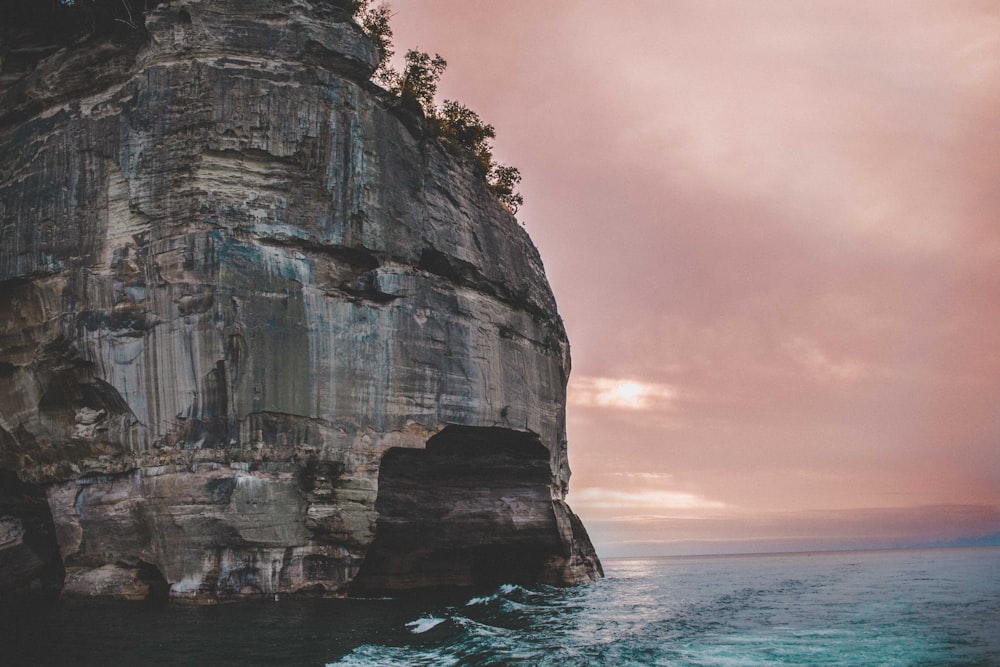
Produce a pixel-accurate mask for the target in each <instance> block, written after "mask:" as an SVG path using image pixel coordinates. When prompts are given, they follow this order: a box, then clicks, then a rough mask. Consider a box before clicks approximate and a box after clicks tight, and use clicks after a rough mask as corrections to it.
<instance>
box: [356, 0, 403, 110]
mask: <svg viewBox="0 0 1000 667" xmlns="http://www.w3.org/2000/svg"><path fill="white" fill-rule="evenodd" d="M391 17H392V11H391V9H390V7H389V5H387V4H381V5H378V6H377V7H373V6H372V4H371V0H361V1H360V2H358V3H357V4H355V6H354V19H355V21H357V22H358V24H359V25H360V26H361V27H362V29H364V31H365V32H366V33H367V34H368V36H369V37H371V38H372V41H373V42H375V45H376V46H377V47H378V50H379V63H378V69H376V70H375V74H374V75H373V78H374V79H375V81H376V82H378V83H380V84H381V85H383V86H385V87H386V88H389V89H390V90H391V89H392V87H393V85H394V83H395V82H396V80H397V79H398V77H399V73H398V72H396V70H395V69H393V67H392V57H393V56H394V55H395V53H396V52H395V51H394V50H393V46H392V26H391V25H390V23H389V19H390V18H391Z"/></svg>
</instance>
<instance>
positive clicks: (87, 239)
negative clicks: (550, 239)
mask: <svg viewBox="0 0 1000 667" xmlns="http://www.w3.org/2000/svg"><path fill="white" fill-rule="evenodd" d="M335 4H336V3H334V5H335ZM35 53H41V55H38V56H37V57H36V60H35V61H32V62H31V63H30V66H27V67H23V70H24V71H19V72H15V73H14V74H10V73H5V76H4V77H2V78H0V86H2V87H0V595H4V594H7V595H9V594H12V593H14V592H24V591H53V592H54V591H57V590H59V589H60V588H61V590H62V592H63V593H64V594H81V595H102V596H112V597H123V598H147V597H159V596H169V597H171V598H172V599H180V600H190V601H196V602H207V601H216V600H224V599H240V598H245V597H256V596H273V595H275V594H279V593H281V594H284V593H295V592H302V593H313V594H320V595H344V594H347V593H349V592H351V591H352V590H353V591H364V592H366V593H368V592H373V591H375V592H387V591H388V592H394V591H401V590H408V589H419V588H424V587H430V586H434V587H437V586H471V585H492V584H496V583H500V582H508V581H512V582H528V583H530V582H546V583H551V584H571V583H575V582H580V581H583V580H588V579H592V578H595V577H597V576H599V574H600V563H599V561H598V560H597V557H596V555H595V554H594V551H593V548H592V547H591V545H590V542H589V539H588V538H587V535H586V532H585V531H584V529H583V527H582V525H581V524H580V522H579V520H578V519H577V518H576V517H575V515H573V514H572V512H571V511H570V509H569V507H568V506H567V505H566V503H565V496H566V491H567V483H568V479H569V469H568V466H567V463H566V437H565V388H566V381H567V375H568V373H569V364H570V361H569V346H568V343H567V339H566V335H565V332H564V330H563V327H562V323H561V320H560V318H559V316H558V314H557V310H556V304H555V301H554V299H553V296H552V293H551V290H550V289H549V286H548V283H547V281H546V279H545V275H544V273H543V269H542V264H541V261H540V259H539V256H538V254H537V252H536V250H535V248H534V246H533V245H532V243H531V241H530V240H529V238H528V236H527V235H526V233H525V232H524V231H523V230H522V229H521V227H520V226H519V225H518V224H517V222H516V221H515V220H514V218H513V217H512V216H511V215H510V214H509V213H508V212H506V211H505V210H504V209H503V207H501V206H500V205H499V204H498V203H497V201H496V200H495V199H494V198H493V197H492V196H491V195H490V193H489V191H488V190H487V188H486V185H485V183H484V182H483V178H482V175H481V174H480V173H478V172H477V170H476V166H475V162H474V160H472V159H471V158H469V157H468V156H465V155H463V154H461V153H460V152H456V151H454V150H449V149H448V148H447V147H445V146H444V145H443V144H442V143H440V142H439V141H437V140H436V139H435V138H434V137H432V136H429V135H428V134H427V133H426V132H425V130H424V123H422V120H421V118H420V116H419V114H413V113H412V111H411V112H403V111H402V110H401V109H398V108H396V109H394V108H393V105H392V104H391V103H390V102H387V101H386V97H385V95H383V94H380V91H379V90H378V89H377V88H376V87H375V86H373V85H372V84H371V83H369V82H368V77H369V76H370V74H371V72H372V71H373V69H374V67H375V65H376V62H377V53H376V51H375V49H374V47H373V45H372V43H371V41H370V40H369V39H368V38H367V37H366V36H365V35H364V33H363V32H362V31H361V30H360V29H359V28H358V27H357V26H356V25H355V24H354V23H353V22H351V21H350V20H349V18H348V16H347V15H346V14H345V13H344V12H343V11H337V7H336V6H331V3H320V2H314V3H313V2H306V1H304V0H295V1H293V2H287V3H286V2H277V1H276V0H251V1H247V0H215V1H210V0H183V1H179V2H170V3H161V4H159V5H157V6H156V7H155V8H154V9H152V10H151V11H150V12H149V13H148V15H147V17H146V26H145V32H143V31H136V34H135V35H132V36H129V37H128V38H127V39H124V40H118V41H115V40H111V41H92V42H85V43H78V44H76V45H74V46H72V47H71V48H63V49H59V50H55V51H51V52H49V51H41V52H38V51H36V52H35ZM10 55H11V54H8V58H7V60H6V61H5V67H7V66H10V65H11V63H13V62H15V61H16V59H15V58H12V57H10ZM14 55H17V54H14ZM22 61H23V59H22ZM22 64H23V63H22ZM8 69H9V68H8ZM4 592H6V593H4Z"/></svg>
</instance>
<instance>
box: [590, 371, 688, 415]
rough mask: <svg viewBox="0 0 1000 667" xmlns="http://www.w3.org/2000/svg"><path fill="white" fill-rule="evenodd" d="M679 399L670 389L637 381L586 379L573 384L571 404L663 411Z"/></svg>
mask: <svg viewBox="0 0 1000 667" xmlns="http://www.w3.org/2000/svg"><path fill="white" fill-rule="evenodd" d="M676 395H677V392H676V390H675V389H673V388H672V387H669V386H667V385H663V384H654V383H648V382H639V381H637V380H627V379H613V378H593V377H583V378H579V379H577V380H573V381H571V383H570V402H571V403H573V404H575V405H583V406H593V407H604V408H618V409H623V410H649V409H651V408H653V407H663V405H662V404H663V403H665V402H668V401H670V400H672V399H674V398H675V397H676Z"/></svg>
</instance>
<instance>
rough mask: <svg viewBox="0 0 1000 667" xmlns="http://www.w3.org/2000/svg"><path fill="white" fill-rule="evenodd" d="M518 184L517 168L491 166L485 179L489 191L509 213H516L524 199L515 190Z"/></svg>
mask: <svg viewBox="0 0 1000 667" xmlns="http://www.w3.org/2000/svg"><path fill="white" fill-rule="evenodd" d="M520 182H521V172H520V171H519V170H518V168H517V167H512V166H510V165H506V164H497V163H494V164H493V168H492V169H491V170H490V175H489V177H488V179H487V183H489V186H490V190H491V191H492V192H493V194H494V195H495V196H496V198H497V199H498V200H499V201H500V203H501V204H503V205H504V206H505V207H506V208H507V209H508V210H509V211H510V212H511V213H517V209H519V208H520V207H521V205H522V204H524V197H522V196H521V193H520V192H518V191H517V190H516V188H517V184H518V183H520Z"/></svg>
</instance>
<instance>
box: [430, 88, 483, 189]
mask: <svg viewBox="0 0 1000 667" xmlns="http://www.w3.org/2000/svg"><path fill="white" fill-rule="evenodd" d="M432 112H433V113H432V114H431V117H432V118H433V119H434V120H435V121H436V122H437V126H438V134H439V136H440V137H441V138H442V139H444V140H445V141H449V142H451V143H452V144H455V145H456V146H461V147H463V148H466V149H468V150H470V151H472V152H473V153H474V154H475V156H476V158H477V159H478V160H479V163H480V164H481V165H482V166H483V170H484V171H485V172H486V173H489V171H490V167H491V165H492V163H493V151H492V149H491V147H490V144H489V140H490V139H493V138H494V137H496V136H497V134H496V130H494V129H493V126H492V125H489V124H487V123H484V122H483V120H482V119H481V118H480V117H479V114H477V113H476V112H475V111H473V110H472V109H470V108H469V107H467V106H465V105H464V104H462V103H461V102H456V101H455V100H445V101H444V104H442V105H441V108H440V109H434V110H432Z"/></svg>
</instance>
